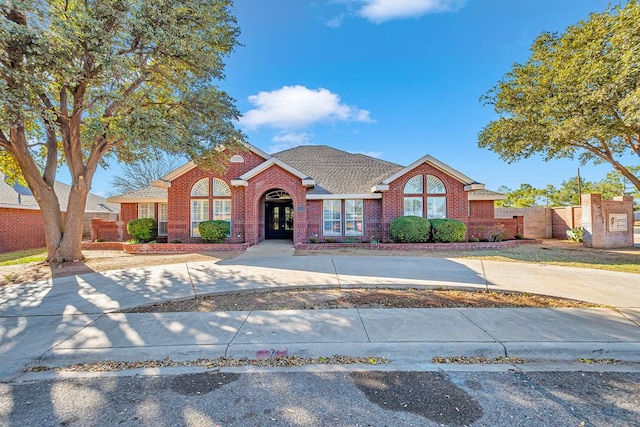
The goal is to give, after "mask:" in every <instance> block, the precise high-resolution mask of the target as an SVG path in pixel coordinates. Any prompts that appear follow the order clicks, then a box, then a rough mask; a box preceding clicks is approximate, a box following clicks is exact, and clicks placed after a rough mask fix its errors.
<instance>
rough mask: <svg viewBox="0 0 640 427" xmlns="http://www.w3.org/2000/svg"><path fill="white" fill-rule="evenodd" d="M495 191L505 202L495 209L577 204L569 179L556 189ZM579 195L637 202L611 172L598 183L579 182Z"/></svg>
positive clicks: (631, 189) (634, 168)
mask: <svg viewBox="0 0 640 427" xmlns="http://www.w3.org/2000/svg"><path fill="white" fill-rule="evenodd" d="M628 169H629V170H630V171H631V172H632V173H634V174H636V176H638V175H639V172H640V167H638V166H630V167H628ZM498 191H499V192H501V193H504V194H505V195H506V196H507V198H506V199H505V200H498V201H496V207H505V208H526V207H531V206H547V207H549V206H576V205H579V204H580V196H579V194H580V193H579V191H578V178H577V177H573V178H570V179H568V180H567V181H563V182H562V184H561V185H560V187H558V188H556V187H555V186H553V185H547V186H546V187H545V188H535V187H534V186H532V185H531V184H520V188H518V189H516V190H511V189H509V188H507V187H504V186H502V187H499V188H498ZM580 191H581V192H582V193H583V194H586V193H600V194H602V197H603V199H605V200H611V199H613V198H614V197H615V196H621V195H628V196H633V197H634V198H636V199H640V193H639V192H638V191H637V190H636V188H635V187H634V186H633V185H631V184H630V182H629V181H628V180H627V179H626V178H625V177H624V176H622V174H620V173H619V172H617V171H611V172H609V173H608V174H607V176H606V177H605V178H604V179H602V180H600V181H598V182H593V181H587V180H585V179H584V178H581V179H580Z"/></svg>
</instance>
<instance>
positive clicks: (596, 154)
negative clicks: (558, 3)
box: [478, 0, 640, 189]
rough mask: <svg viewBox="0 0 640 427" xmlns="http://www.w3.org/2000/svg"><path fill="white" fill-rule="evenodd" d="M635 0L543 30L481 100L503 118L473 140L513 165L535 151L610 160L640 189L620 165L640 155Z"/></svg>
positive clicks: (639, 7)
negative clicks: (558, 30) (560, 29)
mask: <svg viewBox="0 0 640 427" xmlns="http://www.w3.org/2000/svg"><path fill="white" fill-rule="evenodd" d="M639 64H640V4H639V3H638V2H637V1H636V0H631V1H629V2H628V3H627V4H626V5H624V6H622V7H614V8H612V9H609V10H607V11H606V12H604V13H599V14H591V15H590V16H589V19H587V20H586V21H583V22H579V23H578V24H576V25H573V26H570V27H569V28H567V30H566V31H565V32H564V34H550V33H543V34H541V35H540V36H538V38H537V39H536V40H535V42H534V44H533V46H532V48H531V57H530V58H529V60H528V61H527V62H525V63H524V64H515V65H514V66H513V69H512V70H511V71H509V72H508V73H507V74H506V75H505V76H504V77H503V78H502V79H501V81H500V82H499V83H498V84H497V85H496V86H495V87H493V88H492V89H491V90H490V91H489V92H488V93H487V94H485V95H484V96H483V97H482V98H481V99H482V100H483V101H484V102H485V103H486V104H490V105H493V106H494V108H495V111H496V112H497V113H498V114H499V115H500V116H501V117H500V118H499V119H498V120H495V121H492V122H491V123H489V124H488V125H487V126H486V127H485V128H484V129H483V130H482V131H481V132H480V134H479V137H478V139H479V142H478V143H479V146H480V147H484V148H489V149H491V150H493V151H495V152H496V153H498V154H499V155H500V157H501V158H502V159H503V160H506V161H507V162H509V163H511V162H514V161H516V160H519V159H522V158H527V157H529V156H531V155H533V154H541V155H542V156H543V157H544V159H545V160H550V159H552V158H562V157H569V158H573V157H574V156H578V157H579V158H580V160H581V161H582V162H583V163H584V162H588V161H594V162H597V163H603V162H608V163H611V165H613V167H614V168H615V169H616V170H617V171H618V172H620V173H621V174H622V175H623V176H624V177H625V178H627V179H629V180H630V181H631V182H632V183H633V184H634V185H635V186H636V187H637V188H638V189H640V178H639V177H638V176H636V175H634V174H633V173H632V172H631V171H630V170H629V169H628V168H627V167H625V166H624V165H623V164H622V163H621V157H622V156H624V155H629V154H631V155H633V154H635V155H638V156H640V66H639Z"/></svg>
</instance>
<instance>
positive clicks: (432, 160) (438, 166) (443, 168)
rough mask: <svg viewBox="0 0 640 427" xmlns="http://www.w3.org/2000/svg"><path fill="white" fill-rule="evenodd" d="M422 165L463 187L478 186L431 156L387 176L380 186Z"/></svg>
mask: <svg viewBox="0 0 640 427" xmlns="http://www.w3.org/2000/svg"><path fill="white" fill-rule="evenodd" d="M423 163H428V164H430V165H431V166H433V167H434V168H436V169H439V170H440V171H442V172H444V173H446V174H447V175H449V176H452V177H453V178H455V179H457V180H458V181H460V182H461V183H463V184H464V185H471V184H478V183H477V182H476V181H474V180H473V179H471V178H469V177H468V176H466V175H465V174H463V173H462V172H459V171H457V170H455V169H454V168H452V167H451V166H449V165H446V164H444V163H442V162H441V161H440V160H438V159H436V158H435V157H432V156H430V155H428V154H427V155H426V156H423V157H421V158H419V159H418V160H416V161H415V162H413V163H411V164H410V165H409V166H407V167H405V168H402V169H401V170H399V171H398V172H396V173H394V174H393V175H391V176H389V177H388V178H386V179H385V180H383V181H382V184H383V185H389V184H391V183H392V182H393V181H395V180H396V179H398V178H400V177H401V176H402V175H404V174H406V173H408V172H410V171H412V170H413V169H415V168H417V167H418V166H420V165H421V164H423Z"/></svg>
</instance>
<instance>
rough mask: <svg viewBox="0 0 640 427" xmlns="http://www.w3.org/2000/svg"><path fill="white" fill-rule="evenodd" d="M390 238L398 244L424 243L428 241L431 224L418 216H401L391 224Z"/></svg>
mask: <svg viewBox="0 0 640 427" xmlns="http://www.w3.org/2000/svg"><path fill="white" fill-rule="evenodd" d="M389 231H390V233H391V237H392V238H393V240H394V241H396V242H400V243H425V242H427V241H429V233H430V231H431V224H430V223H429V221H428V220H426V219H424V218H422V217H419V216H401V217H398V218H396V219H394V220H393V221H392V222H391V228H390V230H389Z"/></svg>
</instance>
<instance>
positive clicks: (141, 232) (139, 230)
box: [127, 218, 158, 243]
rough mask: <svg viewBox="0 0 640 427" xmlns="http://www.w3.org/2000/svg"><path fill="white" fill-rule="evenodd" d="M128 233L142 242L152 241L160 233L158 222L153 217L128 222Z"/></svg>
mask: <svg viewBox="0 0 640 427" xmlns="http://www.w3.org/2000/svg"><path fill="white" fill-rule="evenodd" d="M127 233H129V235H130V236H131V237H133V238H134V239H135V240H137V241H138V242H140V243H147V242H151V241H152V240H155V238H156V236H157V235H158V223H156V222H155V221H154V220H153V219H151V218H138V219H132V220H131V221H129V222H128V223H127Z"/></svg>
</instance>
